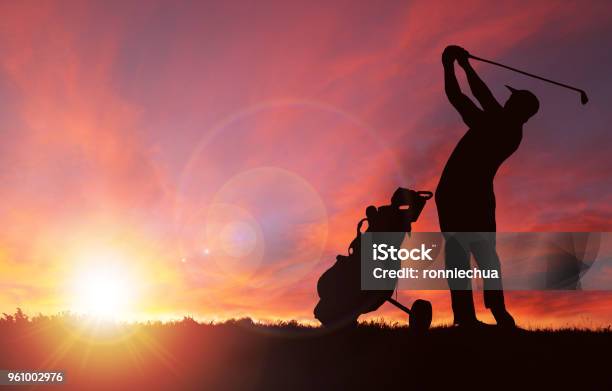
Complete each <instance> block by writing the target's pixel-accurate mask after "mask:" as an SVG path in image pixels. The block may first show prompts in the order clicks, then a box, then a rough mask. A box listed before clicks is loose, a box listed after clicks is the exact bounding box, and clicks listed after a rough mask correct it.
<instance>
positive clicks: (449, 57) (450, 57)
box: [442, 46, 457, 66]
mask: <svg viewBox="0 0 612 391" xmlns="http://www.w3.org/2000/svg"><path fill="white" fill-rule="evenodd" d="M456 47H457V46H447V47H446V49H444V51H443V52H442V64H444V65H445V66H449V65H452V64H453V61H455V58H456V57H455V49H454V48H456Z"/></svg>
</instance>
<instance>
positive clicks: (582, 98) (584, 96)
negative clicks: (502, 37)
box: [468, 54, 589, 105]
mask: <svg viewBox="0 0 612 391" xmlns="http://www.w3.org/2000/svg"><path fill="white" fill-rule="evenodd" d="M468 57H469V58H473V59H474V60H478V61H482V62H486V63H489V64H493V65H497V66H498V67H502V68H506V69H509V70H511V71H514V72H518V73H521V74H523V75H525V76H529V77H533V78H535V79H540V80H543V81H546V82H548V83H551V84H555V85H558V86H560V87H565V88H569V89H570V90H574V91H577V92H579V93H580V102H581V103H582V104H583V105H585V104H586V103H587V102H588V101H589V98H588V97H587V94H586V92H584V90H581V89H580V88H576V87H572V86H569V85H567V84H563V83H559V82H557V81H554V80H550V79H546V78H544V77H541V76H537V75H534V74H532V73H529V72H525V71H521V70H520V69H516V68H512V67H509V66H507V65H504V64H500V63H498V62H495V61H491V60H487V59H486V58H480V57H476V56H473V55H471V54H469V55H468Z"/></svg>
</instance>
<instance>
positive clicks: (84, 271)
mask: <svg viewBox="0 0 612 391" xmlns="http://www.w3.org/2000/svg"><path fill="white" fill-rule="evenodd" d="M72 291H73V292H72V295H73V306H72V310H73V311H75V312H77V313H80V314H85V315H90V316H94V317H97V318H103V319H119V318H124V317H126V316H128V315H129V314H130V310H132V307H133V305H134V302H135V298H136V283H135V279H133V278H132V276H131V273H130V270H129V268H128V267H126V266H125V265H122V262H121V260H120V259H115V258H107V257H103V258H102V259H100V258H99V257H94V259H92V260H90V261H89V262H86V263H85V265H83V267H81V268H80V270H79V271H78V272H77V273H75V277H74V280H73V289H72Z"/></svg>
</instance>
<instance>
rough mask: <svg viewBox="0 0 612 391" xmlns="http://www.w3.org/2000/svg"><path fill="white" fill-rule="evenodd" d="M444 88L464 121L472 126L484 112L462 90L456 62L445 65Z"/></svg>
mask: <svg viewBox="0 0 612 391" xmlns="http://www.w3.org/2000/svg"><path fill="white" fill-rule="evenodd" d="M444 90H445V91H446V96H447V97H448V100H449V101H450V103H451V104H452V105H453V107H454V108H455V109H456V110H457V111H458V112H459V114H461V117H462V118H463V122H465V123H466V125H468V126H472V125H473V124H474V123H475V121H476V120H477V118H478V116H479V115H480V114H481V113H482V112H481V111H480V109H479V108H478V107H477V106H476V105H475V104H474V102H472V100H471V99H470V98H468V97H467V96H466V95H465V94H464V93H463V92H461V87H459V82H458V81H457V76H456V75H455V67H454V64H447V65H445V66H444Z"/></svg>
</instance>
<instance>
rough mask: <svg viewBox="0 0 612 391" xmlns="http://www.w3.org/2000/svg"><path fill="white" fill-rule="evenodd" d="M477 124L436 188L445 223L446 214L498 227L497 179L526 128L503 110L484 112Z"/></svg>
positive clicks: (451, 159)
mask: <svg viewBox="0 0 612 391" xmlns="http://www.w3.org/2000/svg"><path fill="white" fill-rule="evenodd" d="M473 122H474V123H472V124H471V125H472V126H471V127H470V129H469V130H468V131H467V132H466V133H465V135H464V136H463V137H462V138H461V140H460V141H459V143H458V144H457V146H456V147H455V149H454V150H453V153H452V154H451V156H450V157H449V159H448V162H447V163H446V166H445V167H444V171H443V172H442V177H441V178H440V182H439V183H438V188H437V189H436V204H437V205H438V214H439V217H440V221H441V222H442V220H443V219H444V218H445V216H444V215H445V214H446V215H449V216H452V215H454V216H458V215H461V218H462V219H466V218H473V219H476V220H478V219H481V220H482V219H485V218H486V219H487V220H491V218H492V219H493V221H492V223H493V224H494V222H495V215H494V211H495V195H494V192H493V179H494V178H495V174H496V173H497V170H498V169H499V167H500V166H501V164H502V163H503V162H504V161H505V160H506V159H507V158H508V157H510V155H512V154H513V153H514V152H515V151H516V150H517V149H518V147H519V145H520V143H521V139H522V137H523V128H522V126H521V125H516V124H515V123H513V122H514V121H510V120H508V119H507V118H505V113H504V111H503V109H502V110H499V111H495V112H493V113H487V112H483V113H482V114H481V115H480V116H479V117H478V118H476V120H475V121H473ZM459 209H460V210H459ZM489 222H490V221H489ZM464 223H465V221H464ZM484 228H486V227H483V228H481V230H483V231H484ZM443 229H444V228H443Z"/></svg>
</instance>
